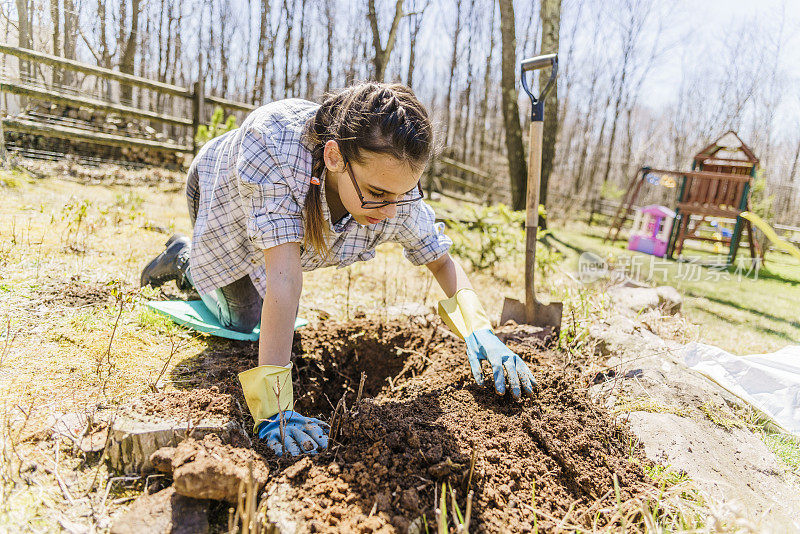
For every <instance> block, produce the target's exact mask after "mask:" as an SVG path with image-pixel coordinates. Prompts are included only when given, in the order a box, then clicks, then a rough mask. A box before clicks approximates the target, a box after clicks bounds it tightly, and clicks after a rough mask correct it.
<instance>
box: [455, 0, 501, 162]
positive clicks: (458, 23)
mask: <svg viewBox="0 0 800 534" xmlns="http://www.w3.org/2000/svg"><path fill="white" fill-rule="evenodd" d="M512 3H513V2H512ZM455 15H456V27H455V29H454V31H453V53H452V54H450V79H449V80H448V82H447V94H446V96H445V99H444V127H445V138H444V140H445V145H447V146H448V147H449V146H450V144H451V142H452V141H451V136H450V134H451V132H452V131H453V130H454V128H453V127H452V125H451V124H450V122H451V117H452V110H451V109H450V108H451V103H452V94H453V79H454V78H455V75H456V70H457V68H458V38H459V36H460V35H461V0H456V9H455Z"/></svg>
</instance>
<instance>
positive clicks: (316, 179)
mask: <svg viewBox="0 0 800 534" xmlns="http://www.w3.org/2000/svg"><path fill="white" fill-rule="evenodd" d="M311 185H319V178H317V177H316V176H314V175H312V176H311Z"/></svg>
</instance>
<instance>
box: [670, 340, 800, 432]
mask: <svg viewBox="0 0 800 534" xmlns="http://www.w3.org/2000/svg"><path fill="white" fill-rule="evenodd" d="M683 361H684V363H686V365H687V366H689V367H690V368H692V369H694V370H696V371H699V372H700V373H702V374H704V375H706V376H708V377H709V378H711V379H712V380H714V381H715V382H717V383H718V384H719V385H720V386H722V387H724V388H725V389H727V390H728V391H730V392H731V393H733V394H735V395H737V396H739V397H741V398H742V399H743V400H744V401H746V402H748V403H750V404H752V405H753V406H755V407H756V408H758V409H759V410H761V411H762V412H764V413H765V414H767V415H768V416H770V417H771V418H772V419H773V420H774V421H775V422H776V423H778V424H779V425H780V426H781V427H783V429H784V430H786V431H787V432H791V433H793V434H797V435H800V345H789V346H787V347H784V348H782V349H781V350H779V351H777V352H773V353H770V354H754V355H749V356H737V355H735V354H731V353H729V352H726V351H724V350H722V349H721V348H719V347H714V346H711V345H704V344H702V343H689V344H688V345H686V347H685V348H684V351H683Z"/></svg>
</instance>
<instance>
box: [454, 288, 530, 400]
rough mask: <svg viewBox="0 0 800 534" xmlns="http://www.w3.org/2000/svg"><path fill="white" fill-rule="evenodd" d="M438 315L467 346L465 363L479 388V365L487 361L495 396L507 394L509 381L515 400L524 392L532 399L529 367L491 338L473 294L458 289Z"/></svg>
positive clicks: (487, 323) (484, 315) (491, 334)
mask: <svg viewBox="0 0 800 534" xmlns="http://www.w3.org/2000/svg"><path fill="white" fill-rule="evenodd" d="M439 315H440V316H441V318H442V320H444V322H445V323H446V324H447V326H449V327H450V329H451V330H452V331H453V332H455V333H456V334H458V335H459V336H460V337H461V339H463V340H464V341H466V342H467V359H468V360H469V366H470V368H471V369H472V376H473V378H474V379H475V382H477V384H478V385H479V386H481V385H483V371H482V370H481V362H482V361H484V360H486V361H488V362H489V363H490V364H491V366H492V375H493V377H494V388H495V390H496V391H497V393H499V394H500V395H502V394H504V393H505V392H506V380H508V385H509V386H510V388H511V394H512V395H513V396H514V397H515V398H519V397H520V395H521V394H522V393H523V392H524V393H525V394H527V395H533V388H534V387H535V385H536V380H534V378H533V374H531V371H530V369H529V368H528V365H527V364H526V363H525V362H524V361H523V360H522V358H520V357H519V356H517V355H516V354H514V353H513V352H511V350H510V349H509V348H508V347H506V346H505V344H504V343H503V342H502V341H500V339H499V338H498V337H497V336H496V335H495V334H494V332H493V331H492V324H491V323H490V322H489V318H488V317H487V316H486V311H484V309H483V306H481V303H480V301H479V300H478V295H476V294H475V291H473V290H472V289H469V288H464V289H460V290H458V291H457V292H456V294H455V295H453V296H452V297H450V298H449V299H446V300H442V301H440V302H439ZM504 371H505V372H504Z"/></svg>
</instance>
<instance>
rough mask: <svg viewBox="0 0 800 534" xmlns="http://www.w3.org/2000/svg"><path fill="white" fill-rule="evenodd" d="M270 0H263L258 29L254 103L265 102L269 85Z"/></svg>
mask: <svg viewBox="0 0 800 534" xmlns="http://www.w3.org/2000/svg"><path fill="white" fill-rule="evenodd" d="M270 11H271V7H270V4H269V0H261V22H260V24H259V29H258V52H257V53H256V72H255V76H254V78H253V97H252V100H253V103H257V104H263V103H264V91H265V88H266V86H267V55H266V44H267V32H268V31H269V27H270V26H271V24H272V22H271V20H270V16H269V15H270Z"/></svg>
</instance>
